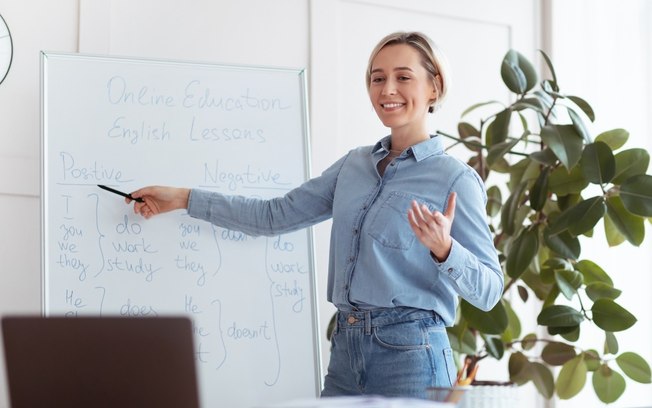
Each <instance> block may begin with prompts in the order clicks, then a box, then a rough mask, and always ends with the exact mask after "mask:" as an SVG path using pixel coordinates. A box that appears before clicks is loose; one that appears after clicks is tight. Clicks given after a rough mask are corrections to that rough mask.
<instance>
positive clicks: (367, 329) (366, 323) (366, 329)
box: [364, 310, 371, 336]
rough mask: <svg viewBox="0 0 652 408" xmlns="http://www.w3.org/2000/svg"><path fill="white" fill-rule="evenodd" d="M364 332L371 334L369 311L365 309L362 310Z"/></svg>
mask: <svg viewBox="0 0 652 408" xmlns="http://www.w3.org/2000/svg"><path fill="white" fill-rule="evenodd" d="M364 334H365V335H367V336H369V335H370V334H371V311H370V310H365V312H364Z"/></svg>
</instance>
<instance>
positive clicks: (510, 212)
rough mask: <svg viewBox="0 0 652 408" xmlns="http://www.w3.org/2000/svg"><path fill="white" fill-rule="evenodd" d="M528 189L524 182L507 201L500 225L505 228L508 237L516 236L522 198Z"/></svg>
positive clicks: (513, 191)
mask: <svg viewBox="0 0 652 408" xmlns="http://www.w3.org/2000/svg"><path fill="white" fill-rule="evenodd" d="M526 188H527V182H526V181H523V182H521V184H519V185H518V186H517V187H516V188H515V189H514V190H512V194H511V195H510V196H509V197H508V198H507V200H506V201H505V205H504V206H503V210H502V211H501V214H500V224H501V225H502V227H503V231H504V232H505V233H506V234H508V235H513V234H514V230H515V219H516V212H517V211H518V209H519V207H520V204H521V197H522V196H523V193H524V192H525V189H526Z"/></svg>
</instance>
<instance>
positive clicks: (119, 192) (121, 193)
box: [97, 184, 145, 203]
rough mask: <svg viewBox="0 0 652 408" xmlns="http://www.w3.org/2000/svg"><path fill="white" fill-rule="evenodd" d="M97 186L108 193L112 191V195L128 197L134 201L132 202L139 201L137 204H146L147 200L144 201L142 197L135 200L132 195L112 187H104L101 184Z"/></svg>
mask: <svg viewBox="0 0 652 408" xmlns="http://www.w3.org/2000/svg"><path fill="white" fill-rule="evenodd" d="M97 186H98V187H99V188H101V189H104V190H106V191H110V192H112V193H115V194H117V195H121V196H123V197H127V198H129V199H132V200H134V201H137V202H139V203H144V202H145V200H143V199H142V198H140V197H139V198H134V197H132V196H131V194H127V193H123V192H122V191H118V190H116V189H113V188H111V187H108V186H103V185H101V184H98V185H97Z"/></svg>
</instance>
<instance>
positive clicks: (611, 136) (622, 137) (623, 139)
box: [595, 129, 629, 151]
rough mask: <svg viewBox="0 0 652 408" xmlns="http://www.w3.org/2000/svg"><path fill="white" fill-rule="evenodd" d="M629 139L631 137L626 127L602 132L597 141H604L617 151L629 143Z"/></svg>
mask: <svg viewBox="0 0 652 408" xmlns="http://www.w3.org/2000/svg"><path fill="white" fill-rule="evenodd" d="M627 139H629V132H628V131H626V130H625V129H612V130H608V131H606V132H602V133H600V134H599V135H598V136H596V138H595V141H596V142H604V143H606V144H607V145H608V146H609V147H610V148H611V150H613V151H616V150H618V149H620V148H621V147H623V145H624V144H625V143H627Z"/></svg>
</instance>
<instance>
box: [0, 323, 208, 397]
mask: <svg viewBox="0 0 652 408" xmlns="http://www.w3.org/2000/svg"><path fill="white" fill-rule="evenodd" d="M2 334H3V339H4V349H5V362H6V370H7V379H8V385H9V396H10V401H11V406H12V407H13V408H20V407H30V408H39V407H69V408H77V407H80V408H81V407H84V408H88V407H121V408H125V407H139V408H142V407H156V408H168V407H169V408H179V407H188V408H197V407H199V397H198V390H197V379H196V371H195V360H194V346H193V337H192V323H191V321H190V319H188V318H186V317H156V318H119V317H81V318H64V317H47V318H44V317H5V318H3V319H2Z"/></svg>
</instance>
